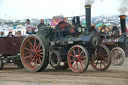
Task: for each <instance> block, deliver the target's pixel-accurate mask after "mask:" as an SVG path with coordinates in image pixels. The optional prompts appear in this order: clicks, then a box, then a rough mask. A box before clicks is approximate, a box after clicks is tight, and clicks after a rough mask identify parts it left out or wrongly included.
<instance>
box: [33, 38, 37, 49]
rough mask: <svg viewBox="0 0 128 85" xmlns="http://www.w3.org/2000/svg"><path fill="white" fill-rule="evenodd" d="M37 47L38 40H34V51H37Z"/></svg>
mask: <svg viewBox="0 0 128 85" xmlns="http://www.w3.org/2000/svg"><path fill="white" fill-rule="evenodd" d="M36 46H37V44H36V38H34V49H36Z"/></svg>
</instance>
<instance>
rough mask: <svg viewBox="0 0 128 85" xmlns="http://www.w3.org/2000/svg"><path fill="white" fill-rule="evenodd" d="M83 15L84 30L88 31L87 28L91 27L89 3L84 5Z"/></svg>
mask: <svg viewBox="0 0 128 85" xmlns="http://www.w3.org/2000/svg"><path fill="white" fill-rule="evenodd" d="M85 10H86V11H85V12H86V13H85V14H86V15H85V17H86V29H87V30H86V32H87V33H89V29H90V28H91V5H85Z"/></svg>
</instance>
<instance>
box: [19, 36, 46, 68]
mask: <svg viewBox="0 0 128 85" xmlns="http://www.w3.org/2000/svg"><path fill="white" fill-rule="evenodd" d="M21 55H22V60H23V63H24V65H25V66H26V67H27V69H29V70H38V69H39V68H40V66H41V64H42V62H43V56H44V48H43V46H42V43H41V42H40V41H39V40H38V39H37V38H36V37H29V38H27V39H26V40H25V41H24V43H23V45H22V50H21Z"/></svg>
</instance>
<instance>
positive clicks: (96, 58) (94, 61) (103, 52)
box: [90, 44, 111, 71]
mask: <svg viewBox="0 0 128 85" xmlns="http://www.w3.org/2000/svg"><path fill="white" fill-rule="evenodd" d="M90 64H91V66H92V67H93V68H94V69H95V70H97V71H105V70H107V69H108V67H109V66H110V64H111V56H110V50H109V49H108V48H107V47H106V46H105V45H103V44H101V45H99V47H98V49H96V50H95V54H94V55H93V56H92V57H91V60H90Z"/></svg>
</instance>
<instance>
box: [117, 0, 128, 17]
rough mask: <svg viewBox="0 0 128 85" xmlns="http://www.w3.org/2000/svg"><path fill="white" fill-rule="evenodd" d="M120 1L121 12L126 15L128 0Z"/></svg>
mask: <svg viewBox="0 0 128 85" xmlns="http://www.w3.org/2000/svg"><path fill="white" fill-rule="evenodd" d="M118 1H120V2H121V3H120V7H119V9H118V10H119V12H120V14H122V15H124V14H126V12H127V11H128V0H118Z"/></svg>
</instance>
